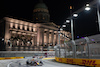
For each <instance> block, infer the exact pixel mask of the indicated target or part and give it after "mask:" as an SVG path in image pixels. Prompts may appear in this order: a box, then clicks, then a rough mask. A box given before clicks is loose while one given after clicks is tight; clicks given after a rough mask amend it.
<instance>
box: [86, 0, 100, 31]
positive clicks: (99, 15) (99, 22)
mask: <svg viewBox="0 0 100 67" xmlns="http://www.w3.org/2000/svg"><path fill="white" fill-rule="evenodd" d="M94 8H96V9H97V18H98V25H99V32H100V13H99V2H98V1H97V7H94ZM90 9H91V8H90V5H89V4H86V7H85V10H87V11H89V10H90Z"/></svg>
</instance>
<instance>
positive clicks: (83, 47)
mask: <svg viewBox="0 0 100 67" xmlns="http://www.w3.org/2000/svg"><path fill="white" fill-rule="evenodd" d="M55 56H56V57H60V58H87V59H89V58H91V59H100V34H98V35H94V36H89V37H84V38H81V39H77V40H73V41H70V42H67V43H65V44H64V46H63V47H62V46H60V45H59V46H57V47H56V49H55Z"/></svg>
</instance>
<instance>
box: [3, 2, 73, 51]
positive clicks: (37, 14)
mask: <svg viewBox="0 0 100 67" xmlns="http://www.w3.org/2000/svg"><path fill="white" fill-rule="evenodd" d="M4 20H5V24H6V26H5V33H4V34H5V36H4V42H5V44H6V50H7V51H43V50H45V51H47V50H53V47H54V46H55V45H57V44H58V29H59V27H58V25H56V24H55V23H53V22H50V14H49V10H48V7H47V6H46V5H45V3H44V2H43V1H42V0H40V1H39V3H38V4H36V6H35V7H34V10H33V21H24V20H19V19H16V18H11V17H4ZM61 32H62V33H63V34H64V35H66V36H67V37H68V36H69V37H71V36H70V34H69V33H68V32H66V31H61ZM60 36H61V39H60V41H61V42H60V43H64V37H63V35H60ZM65 40H68V38H65Z"/></svg>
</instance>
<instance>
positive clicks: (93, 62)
mask: <svg viewBox="0 0 100 67" xmlns="http://www.w3.org/2000/svg"><path fill="white" fill-rule="evenodd" d="M55 60H56V61H58V62H61V63H67V64H76V65H84V66H95V67H100V59H81V58H80V59H77V58H76V59H75V58H58V57H55Z"/></svg>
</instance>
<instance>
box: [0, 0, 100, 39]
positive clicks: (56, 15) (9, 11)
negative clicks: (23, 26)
mask: <svg viewBox="0 0 100 67" xmlns="http://www.w3.org/2000/svg"><path fill="white" fill-rule="evenodd" d="M38 1H39V0H23V1H22V0H20V1H18V0H12V1H10V0H1V1H0V19H2V18H3V17H5V16H13V17H17V18H24V19H27V20H32V18H33V17H32V16H33V9H34V6H35V5H36V4H37V3H38ZM91 1H93V0H44V3H45V4H46V5H47V7H48V9H49V13H50V21H51V22H54V23H55V24H57V25H62V24H63V23H64V22H65V21H66V19H67V17H69V16H70V9H69V6H70V5H71V6H73V10H72V12H75V11H77V10H78V9H80V8H81V7H83V6H85V4H86V3H89V2H91ZM74 22H75V23H74V35H75V38H76V37H77V36H80V37H84V36H90V35H94V34H97V33H98V23H97V17H96V9H92V10H91V11H89V12H87V11H83V12H81V13H80V14H79V16H78V17H77V18H75V19H74ZM66 30H67V31H70V24H68V25H67V28H66Z"/></svg>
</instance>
